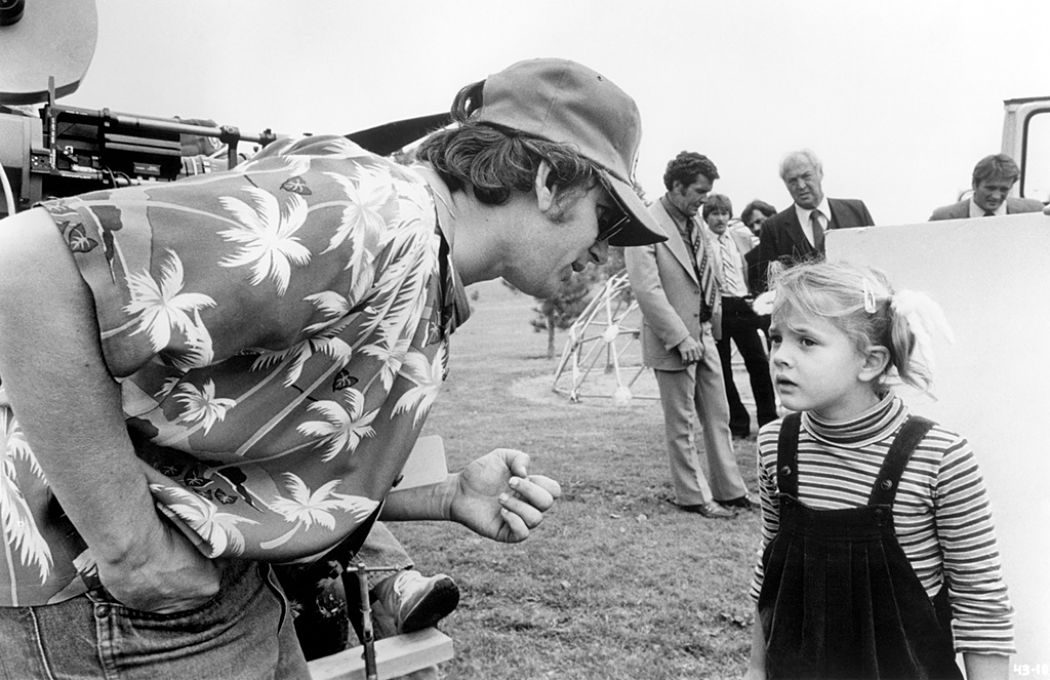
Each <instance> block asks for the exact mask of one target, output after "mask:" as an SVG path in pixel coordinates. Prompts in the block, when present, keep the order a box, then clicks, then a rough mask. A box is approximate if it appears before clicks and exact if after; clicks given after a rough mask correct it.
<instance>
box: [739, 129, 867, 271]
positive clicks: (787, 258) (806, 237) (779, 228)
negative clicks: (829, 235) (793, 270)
mask: <svg viewBox="0 0 1050 680" xmlns="http://www.w3.org/2000/svg"><path fill="white" fill-rule="evenodd" d="M780 179H782V180H783V181H784V186H785V187H787V190H788V193H789V194H791V199H792V201H793V203H792V204H791V205H790V206H788V208H787V209H786V210H782V211H780V212H779V213H777V214H776V215H774V216H773V217H770V218H769V219H768V220H766V222H765V224H763V225H762V234H761V236H760V237H759V244H758V249H759V250H758V261H757V267H758V279H759V288H760V289H761V290H766V289H767V288H768V286H769V281H768V277H769V265H770V264H771V263H774V262H777V263H779V264H780V265H781V266H785V267H790V266H791V265H793V264H796V263H798V262H802V261H803V260H812V259H819V258H823V257H824V233H825V232H826V231H827V230H828V229H846V228H849V227H868V226H871V225H873V224H875V221H874V220H873V219H872V217H871V213H870V212H868V207H867V206H866V205H864V202H863V201H861V200H859V199H843V198H827V197H826V196H825V195H824V189H823V182H824V168H823V166H822V165H821V163H820V159H819V158H817V155H816V154H815V153H813V152H812V151H810V150H808V149H803V150H801V151H793V152H791V153H789V154H788V155H787V156H785V157H784V160H783V161H781V163H780ZM754 292H760V291H754Z"/></svg>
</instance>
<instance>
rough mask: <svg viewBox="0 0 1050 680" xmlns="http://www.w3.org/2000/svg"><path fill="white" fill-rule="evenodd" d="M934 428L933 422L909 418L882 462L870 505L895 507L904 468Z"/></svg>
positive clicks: (869, 500) (916, 417)
mask: <svg viewBox="0 0 1050 680" xmlns="http://www.w3.org/2000/svg"><path fill="white" fill-rule="evenodd" d="M931 427H933V421H932V420H929V419H927V418H923V417H921V416H914V415H912V416H908V419H907V420H906V421H905V422H904V425H902V426H901V429H900V431H899V432H897V436H896V437H894V438H893V444H891V445H890V450H889V453H887V454H886V459H885V460H884V461H883V462H882V468H881V469H880V470H879V476H878V479H876V480H875V485H874V486H873V487H872V489H871V497H870V498H869V499H868V505H890V506H892V505H893V499H894V498H895V497H896V496H897V487H898V486H900V480H901V475H902V474H903V473H904V466H905V465H907V464H908V461H909V460H910V459H911V455H912V453H914V452H915V448H916V447H917V446H918V445H919V442H921V441H922V439H923V437H925V436H926V433H927V432H929V431H930V428H931Z"/></svg>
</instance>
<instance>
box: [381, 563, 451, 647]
mask: <svg viewBox="0 0 1050 680" xmlns="http://www.w3.org/2000/svg"><path fill="white" fill-rule="evenodd" d="M371 594H372V597H371V600H372V620H373V622H374V623H375V628H376V638H378V639H381V638H384V637H390V636H392V635H400V634H401V633H411V632H414V631H417V630H422V629H424V628H429V627H430V626H433V625H434V624H435V623H437V622H438V621H440V620H441V619H443V618H445V617H446V616H448V615H449V614H451V613H452V611H453V610H454V609H455V608H456V605H458V604H459V588H458V587H457V586H456V582H455V581H453V580H452V578H451V577H450V576H447V575H445V574H435V575H434V576H430V577H427V576H423V575H422V574H420V573H419V572H418V571H416V570H415V569H403V570H401V571H399V572H397V573H396V574H392V575H391V576H388V577H387V578H385V579H383V580H382V581H380V582H379V583H377V584H375V586H373V587H372V591H371Z"/></svg>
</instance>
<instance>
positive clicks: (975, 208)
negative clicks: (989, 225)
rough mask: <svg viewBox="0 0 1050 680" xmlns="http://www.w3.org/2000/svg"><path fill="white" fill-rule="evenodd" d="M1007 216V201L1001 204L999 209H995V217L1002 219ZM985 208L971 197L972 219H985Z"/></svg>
mask: <svg viewBox="0 0 1050 680" xmlns="http://www.w3.org/2000/svg"><path fill="white" fill-rule="evenodd" d="M1005 214H1006V201H1003V202H1002V203H1000V204H999V207H998V208H996V209H995V217H1002V216H1003V215H1005ZM984 216H985V214H984V208H982V207H981V206H979V205H977V204H976V203H974V202H973V196H971V197H970V217H984Z"/></svg>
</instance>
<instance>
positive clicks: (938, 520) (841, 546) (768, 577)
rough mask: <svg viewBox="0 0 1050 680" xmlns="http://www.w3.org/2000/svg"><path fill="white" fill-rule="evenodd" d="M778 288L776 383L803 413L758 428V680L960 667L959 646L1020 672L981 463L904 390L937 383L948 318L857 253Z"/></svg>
mask: <svg viewBox="0 0 1050 680" xmlns="http://www.w3.org/2000/svg"><path fill="white" fill-rule="evenodd" d="M773 289H774V290H775V293H776V297H775V300H774V303H773V325H772V327H771V329H770V333H771V335H772V338H773V344H772V349H771V354H772V357H771V362H772V372H773V382H774V384H775V385H776V389H777V391H778V392H779V393H780V399H781V401H782V402H783V404H784V406H785V407H786V408H788V409H790V410H791V411H794V413H792V414H791V415H789V416H786V417H785V418H783V419H782V420H778V421H775V422H773V423H770V424H769V425H766V426H765V427H763V428H762V431H761V432H760V433H759V438H758V447H759V467H758V475H759V488H760V498H761V504H762V541H761V547H760V553H759V554H760V556H761V557H760V559H759V561H758V563H757V564H756V567H755V571H754V577H753V580H752V583H751V588H750V596H751V598H752V600H753V601H754V602H755V603H756V605H757V611H756V615H755V624H754V628H753V635H752V646H751V661H750V666H749V678H751V680H758V679H760V678H800V677H804V678H828V679H829V680H830V679H838V678H962V674H961V673H960V671H959V668H958V666H957V665H956V662H955V656H956V652H957V651H958V652H961V653H962V655H963V659H964V662H965V665H966V677H968V678H970V679H971V680H973V679H987V678H997V679H1005V678H1006V677H1007V675H1008V673H1009V665H1008V655H1010V654H1012V653H1014V651H1015V650H1014V643H1013V624H1012V608H1011V605H1010V601H1009V598H1008V595H1007V589H1006V585H1005V584H1004V582H1003V577H1002V567H1001V564H1000V558H999V550H998V548H997V547H996V538H995V529H994V527H993V523H992V514H991V509H990V503H989V499H988V494H987V491H986V489H985V484H984V480H983V477H982V474H981V470H980V468H979V467H978V465H977V459H976V458H975V457H974V452H973V450H972V449H971V448H970V444H969V443H968V442H967V440H966V438H965V437H963V436H962V435H960V434H958V433H956V432H953V431H951V430H949V429H947V428H945V427H942V426H940V425H937V424H935V423H933V422H931V421H929V420H927V419H925V418H921V417H918V416H914V415H911V414H910V413H909V411H908V407H907V405H906V404H905V403H904V401H903V400H901V398H900V397H898V396H896V395H894V393H893V392H892V391H891V389H890V387H889V384H890V383H891V381H893V382H900V381H903V382H904V383H905V384H908V385H910V386H912V387H915V388H917V389H919V390H921V391H924V392H925V391H928V390H929V388H930V385H931V382H932V379H933V376H932V373H931V366H932V357H933V354H932V352H933V348H932V347H931V343H932V337H933V335H934V334H935V333H937V332H938V331H941V332H943V333H944V334H945V335H947V336H948V337H950V329H949V328H948V326H947V322H946V321H945V320H944V317H943V313H942V312H941V311H940V308H939V307H937V305H936V303H934V302H933V301H932V300H930V298H929V297H927V296H925V295H923V294H922V293H918V292H915V291H908V290H896V291H895V290H894V289H893V287H892V286H891V284H890V283H889V281H888V280H887V278H886V276H885V275H884V274H882V273H881V272H879V271H877V270H873V269H871V268H868V267H859V266H854V265H850V264H848V263H830V262H811V263H804V264H800V265H797V266H795V267H793V268H790V269H787V270H785V271H784V272H782V273H781V274H780V275H779V277H778V278H777V279H775V280H774V286H773Z"/></svg>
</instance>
